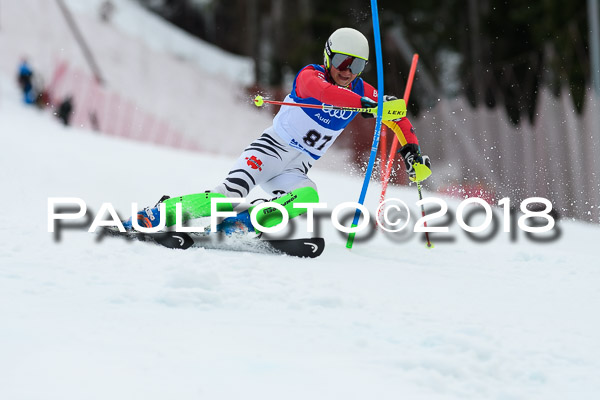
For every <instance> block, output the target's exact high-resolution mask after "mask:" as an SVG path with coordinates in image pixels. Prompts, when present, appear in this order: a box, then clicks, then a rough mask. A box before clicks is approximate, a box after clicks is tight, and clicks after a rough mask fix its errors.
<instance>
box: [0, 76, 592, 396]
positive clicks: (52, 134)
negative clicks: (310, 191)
mask: <svg viewBox="0 0 600 400" xmlns="http://www.w3.org/2000/svg"><path fill="white" fill-rule="evenodd" d="M0 82H1V87H2V99H1V100H2V102H1V107H0V132H1V135H2V143H3V146H2V157H0V177H1V178H0V181H1V184H2V207H1V209H0V265H1V268H0V296H1V298H0V321H2V323H1V325H0V376H2V377H3V378H2V385H0V397H1V398H3V399H11V400H16V399H40V398H44V399H61V400H68V399H81V398H86V399H108V398H110V399H112V400H115V399H131V398H144V399H164V398H178V399H181V400H184V399H197V398H206V399H238V398H261V399H281V398H286V399H306V398H312V399H332V398H344V399H365V398H378V399H398V398H408V399H461V400H462V399H526V400H531V399H544V400H548V399H561V400H562V399H595V398H597V397H598V395H599V394H600V381H599V380H598V376H599V374H600V361H599V360H600V344H599V341H598V338H599V337H600V322H599V320H598V317H597V316H596V314H597V309H598V307H599V306H600V279H599V276H600V273H599V270H598V268H599V267H598V263H597V262H595V261H594V260H595V259H596V251H595V246H594V240H597V238H598V233H599V229H598V227H597V226H589V225H585V224H581V223H576V222H560V223H559V226H560V229H561V231H562V235H561V237H560V238H559V239H558V240H556V241H554V242H552V243H551V244H537V243H534V242H532V241H531V240H529V239H526V238H525V237H524V235H523V234H522V233H519V235H518V237H517V240H516V241H515V242H511V241H510V240H508V239H507V236H508V234H505V233H503V232H501V231H500V232H499V233H498V234H497V236H496V237H495V238H494V239H492V240H489V241H487V242H485V243H482V244H477V243H474V242H472V241H470V240H468V239H466V238H465V236H464V235H462V234H460V231H459V230H458V229H457V226H456V224H455V223H454V224H451V233H452V235H454V236H456V241H455V242H442V241H438V242H436V243H435V244H436V247H435V248H434V249H433V250H427V249H425V247H424V245H423V243H421V242H420V241H419V240H417V239H416V238H415V237H416V235H410V237H409V239H407V240H405V241H402V242H399V241H396V242H393V241H391V240H390V239H389V238H388V237H386V236H385V235H383V234H381V232H378V233H377V234H376V235H375V237H374V238H372V239H369V240H367V241H364V242H359V243H356V244H355V246H354V249H353V250H352V251H349V250H347V249H346V248H345V246H344V244H345V237H344V236H342V235H340V234H338V233H336V231H335V230H334V229H333V228H332V227H331V224H330V223H329V222H328V220H325V222H324V223H323V228H322V235H323V236H325V238H326V240H327V246H326V249H325V252H324V254H323V255H322V256H321V257H320V258H318V259H315V260H309V259H295V258H291V257H284V256H273V255H260V254H248V253H235V252H226V251H216V250H202V249H197V250H191V251H175V250H168V249H163V248H158V247H153V246H151V245H148V244H144V243H139V242H136V243H125V242H123V241H120V240H116V239H111V238H107V239H105V240H103V241H102V242H97V240H96V237H95V236H94V235H93V234H90V233H87V232H85V231H84V230H81V229H79V230H67V231H63V232H62V240H61V241H59V242H57V241H55V240H54V237H53V235H52V234H51V233H48V230H47V218H48V216H47V202H48V198H49V197H79V198H82V199H84V200H85V201H86V203H87V204H88V206H89V208H90V210H92V211H93V210H98V209H99V207H100V205H101V203H103V202H111V203H112V204H113V205H114V206H115V208H116V209H117V210H118V211H119V212H120V213H122V214H123V215H126V214H127V213H128V210H129V207H130V203H131V202H134V201H135V202H138V203H140V204H141V205H146V204H151V203H154V202H155V201H156V200H157V199H158V197H160V196H161V195H162V194H185V193H193V192H198V191H202V190H204V189H206V188H211V187H212V186H213V185H215V184H216V183H217V182H218V181H219V180H220V179H221V178H222V177H223V174H224V173H225V172H226V171H228V168H229V167H230V165H231V163H232V162H233V159H232V158H221V157H215V156H210V155H206V154H198V153H184V152H176V151H174V150H166V149H160V148H157V147H152V146H150V145H145V144H139V143H133V142H126V141H119V140H117V139H113V138H108V137H103V136H98V135H97V134H94V133H92V132H88V131H81V130H77V129H69V128H64V127H62V126H60V125H58V124H57V123H56V122H55V120H54V118H53V117H52V116H51V115H49V114H47V113H42V112H40V111H38V110H35V109H32V108H25V106H23V105H21V104H19V103H18V100H17V98H18V97H19V96H18V93H17V92H16V90H15V89H14V87H13V82H12V81H11V80H9V79H6V78H5V79H3V80H1V81H0ZM312 177H313V179H314V180H316V181H317V183H318V184H319V186H320V194H321V199H322V201H324V202H327V203H328V204H329V205H330V207H329V208H330V209H331V208H332V207H333V206H335V205H337V204H340V203H342V202H345V201H355V200H356V198H357V196H358V192H359V189H360V185H361V179H360V177H349V176H344V175H339V174H333V173H330V172H328V171H325V170H322V169H321V170H319V169H318V168H317V169H315V170H314V171H313V173H312ZM378 189H379V187H378V186H377V185H376V184H375V183H372V185H371V188H370V191H369V195H368V199H367V206H368V208H369V209H370V210H374V205H375V204H376V202H377V197H378ZM426 196H427V193H426ZM415 197H416V192H415V190H414V188H403V189H399V188H391V189H390V190H389V193H388V198H399V199H402V200H404V201H405V202H406V203H407V204H409V205H410V206H411V208H414V211H415V214H416V212H417V211H418V210H417V209H416V207H415V206H414V202H415V200H416V199H415ZM447 201H448V203H449V204H450V207H451V209H452V208H453V207H454V208H455V206H456V203H455V202H453V201H452V200H449V199H448V200H447ZM497 213H498V215H501V213H499V212H497ZM434 238H435V236H434ZM434 242H435V239H434Z"/></svg>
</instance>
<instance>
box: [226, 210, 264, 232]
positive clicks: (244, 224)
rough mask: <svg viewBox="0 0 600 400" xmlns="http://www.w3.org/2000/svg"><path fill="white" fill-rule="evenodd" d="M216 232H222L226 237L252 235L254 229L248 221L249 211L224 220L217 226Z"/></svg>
mask: <svg viewBox="0 0 600 400" xmlns="http://www.w3.org/2000/svg"><path fill="white" fill-rule="evenodd" d="M217 232H223V233H224V234H225V235H227V236H231V235H233V234H247V233H254V232H255V229H254V225H252V221H251V220H250V211H248V210H246V211H244V212H241V213H239V214H238V215H236V216H235V217H229V218H225V219H224V220H223V221H222V222H221V223H220V224H219V225H217Z"/></svg>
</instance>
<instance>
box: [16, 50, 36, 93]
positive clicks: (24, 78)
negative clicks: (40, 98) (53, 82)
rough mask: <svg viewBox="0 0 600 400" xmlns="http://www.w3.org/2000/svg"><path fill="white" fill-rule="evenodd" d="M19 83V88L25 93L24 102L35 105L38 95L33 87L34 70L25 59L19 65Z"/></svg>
mask: <svg viewBox="0 0 600 400" xmlns="http://www.w3.org/2000/svg"><path fill="white" fill-rule="evenodd" d="M17 81H18V83H19V87H20V88H21V90H22V91H23V101H24V102H25V103H26V104H33V103H35V100H36V97H37V93H36V90H35V88H34V86H33V70H32V69H31V66H30V65H29V62H28V61H27V59H26V58H23V59H22V60H21V64H20V65H19V72H18V74H17Z"/></svg>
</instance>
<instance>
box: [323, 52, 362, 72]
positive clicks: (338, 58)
mask: <svg viewBox="0 0 600 400" xmlns="http://www.w3.org/2000/svg"><path fill="white" fill-rule="evenodd" d="M331 65H332V66H334V67H335V69H337V70H338V71H346V70H347V69H349V70H350V72H352V73H353V74H355V75H358V74H360V73H361V72H363V70H364V69H365V66H366V65H367V60H365V59H363V58H358V57H353V56H349V55H347V54H341V53H333V57H331Z"/></svg>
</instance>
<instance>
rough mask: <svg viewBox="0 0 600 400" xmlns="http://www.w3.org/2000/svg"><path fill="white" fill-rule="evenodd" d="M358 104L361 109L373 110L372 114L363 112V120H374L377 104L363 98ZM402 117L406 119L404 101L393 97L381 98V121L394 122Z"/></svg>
mask: <svg viewBox="0 0 600 400" xmlns="http://www.w3.org/2000/svg"><path fill="white" fill-rule="evenodd" d="M360 103H361V104H362V107H363V108H371V109H373V111H372V112H370V113H367V112H363V113H361V115H362V116H363V117H364V118H375V116H376V115H377V102H376V101H375V100H372V99H370V98H368V97H366V96H365V97H362V98H361V99H360ZM403 117H406V103H405V102H404V100H401V99H398V98H396V97H394V96H387V95H385V96H383V120H384V121H395V120H397V119H400V118H403Z"/></svg>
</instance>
